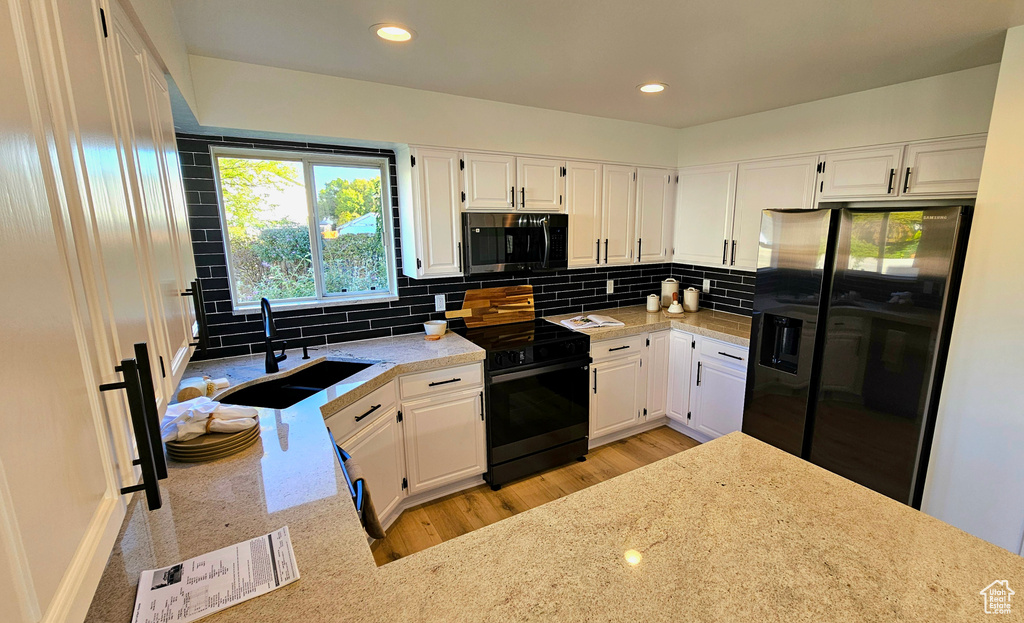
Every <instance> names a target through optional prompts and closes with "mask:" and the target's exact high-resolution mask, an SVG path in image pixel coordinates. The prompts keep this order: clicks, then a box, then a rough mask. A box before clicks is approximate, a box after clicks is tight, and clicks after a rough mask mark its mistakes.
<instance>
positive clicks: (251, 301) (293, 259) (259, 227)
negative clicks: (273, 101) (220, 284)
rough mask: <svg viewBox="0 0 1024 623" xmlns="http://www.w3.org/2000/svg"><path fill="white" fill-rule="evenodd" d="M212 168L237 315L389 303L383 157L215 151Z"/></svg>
mask: <svg viewBox="0 0 1024 623" xmlns="http://www.w3.org/2000/svg"><path fill="white" fill-rule="evenodd" d="M213 160H214V170H215V174H216V177H217V191H218V195H219V201H220V207H221V220H222V226H223V229H224V241H225V250H226V252H227V263H228V277H229V281H230V283H231V297H232V304H233V306H234V309H235V310H236V311H241V312H251V311H253V310H255V309H258V308H259V302H260V299H261V298H264V297H265V298H267V299H270V300H271V301H273V302H277V303H279V304H280V305H279V307H280V308H282V309H288V308H293V307H304V306H317V305H335V304H345V303H354V302H366V301H382V300H393V299H395V298H397V293H398V291H397V285H396V282H395V269H394V267H395V259H394V245H393V240H394V237H393V235H392V231H391V197H390V193H389V186H390V185H389V177H388V160H387V158H384V157H372V156H371V157H364V156H333V155H319V154H306V153H295V152H283V151H282V152H279V151H255V150H239V149H229V148H221V147H214V149H213ZM311 241H315V242H313V243H311Z"/></svg>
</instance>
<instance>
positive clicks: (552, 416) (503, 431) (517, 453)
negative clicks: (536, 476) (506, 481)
mask: <svg viewBox="0 0 1024 623" xmlns="http://www.w3.org/2000/svg"><path fill="white" fill-rule="evenodd" d="M589 367H590V358H589V357H585V358H578V359H574V360H572V361H568V362H563V363H558V364H554V365H546V366H541V367H538V368H533V369H530V370H514V371H511V372H507V373H504V374H497V375H493V376H491V377H489V379H488V385H487V438H488V460H489V462H490V464H491V465H496V464H499V463H503V462H505V461H510V460H513V459H517V458H520V457H523V456H527V455H529V454H533V453H535V452H540V451H542V450H546V449H548V448H552V447H554V446H558V445H561V444H563V443H567V442H570V441H576V440H579V439H586V438H587V434H588V433H589V428H590V394H589V393H588V390H589V385H588V384H587V379H588V375H587V370H588V369H589Z"/></svg>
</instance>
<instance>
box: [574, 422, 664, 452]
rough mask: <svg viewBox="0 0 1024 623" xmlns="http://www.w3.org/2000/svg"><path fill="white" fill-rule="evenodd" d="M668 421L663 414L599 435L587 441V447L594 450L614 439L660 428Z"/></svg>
mask: <svg viewBox="0 0 1024 623" xmlns="http://www.w3.org/2000/svg"><path fill="white" fill-rule="evenodd" d="M667 423H668V418H667V417H665V416H661V417H658V418H655V419H653V420H647V421H646V422H644V423H643V424H637V425H636V426H633V427H631V428H626V429H624V430H620V431H618V432H615V433H611V434H610V435H605V436H604V437H598V438H597V439H591V440H590V441H588V442H587V447H588V448H589V449H591V450H593V449H594V448H597V447H600V446H603V445H605V444H609V443H611V442H613V441H618V440H620V439H625V438H626V437H632V436H633V435H636V434H639V433H642V432H645V431H649V430H653V429H655V428H658V427H659V426H664V425H665V424H667Z"/></svg>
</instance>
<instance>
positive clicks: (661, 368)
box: [645, 331, 672, 418]
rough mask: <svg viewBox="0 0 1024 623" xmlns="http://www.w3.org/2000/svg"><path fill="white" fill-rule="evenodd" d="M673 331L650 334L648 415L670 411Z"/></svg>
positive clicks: (648, 350) (651, 416)
mask: <svg viewBox="0 0 1024 623" xmlns="http://www.w3.org/2000/svg"><path fill="white" fill-rule="evenodd" d="M671 333H672V332H671V331H658V332H657V333H652V334H650V336H648V346H647V357H646V362H645V367H646V368H647V407H646V410H647V417H648V418H656V417H661V416H663V415H665V414H666V413H667V412H668V384H669V378H670V376H669V372H670V370H669V358H670V357H669V349H670V346H669V343H670V339H671V338H670V334H671Z"/></svg>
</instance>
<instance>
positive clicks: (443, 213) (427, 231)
mask: <svg viewBox="0 0 1024 623" xmlns="http://www.w3.org/2000/svg"><path fill="white" fill-rule="evenodd" d="M411 151H412V155H414V156H415V157H416V166H415V167H414V168H413V169H412V174H413V203H414V204H415V208H414V209H415V213H416V216H415V219H416V221H417V222H416V227H415V229H414V230H413V231H408V232H406V233H405V235H411V236H416V237H417V240H418V241H419V248H418V249H416V257H415V258H413V257H403V258H402V261H403V263H408V262H412V263H413V264H415V263H416V262H417V261H419V265H418V267H417V269H416V271H417V272H416V276H417V277H452V276H458V275H461V274H462V258H461V246H462V236H461V229H462V223H461V222H460V218H461V217H460V211H459V182H458V180H459V154H458V152H456V151H451V150H447V149H424V148H413V149H412V150H411Z"/></svg>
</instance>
